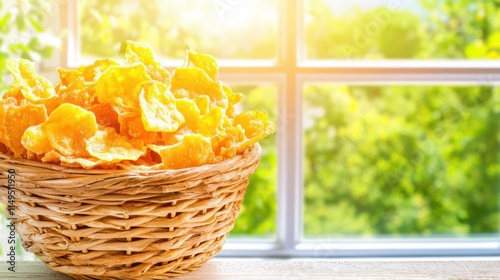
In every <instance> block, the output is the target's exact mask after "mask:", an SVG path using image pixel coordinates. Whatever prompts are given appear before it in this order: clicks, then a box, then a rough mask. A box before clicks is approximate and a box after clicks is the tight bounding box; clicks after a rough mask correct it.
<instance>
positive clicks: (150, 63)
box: [124, 41, 170, 85]
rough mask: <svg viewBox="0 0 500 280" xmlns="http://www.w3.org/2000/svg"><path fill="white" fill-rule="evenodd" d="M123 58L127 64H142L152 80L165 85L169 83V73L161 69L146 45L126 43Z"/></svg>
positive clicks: (151, 50)
mask: <svg viewBox="0 0 500 280" xmlns="http://www.w3.org/2000/svg"><path fill="white" fill-rule="evenodd" d="M124 56H125V63H127V64H134V63H138V62H140V63H142V64H144V66H146V69H147V71H148V74H149V75H150V76H151V78H152V79H153V80H156V81H159V82H162V83H164V84H165V85H167V84H169V83H170V73H168V71H167V70H165V69H163V68H162V67H161V63H160V62H159V61H158V60H157V59H156V55H155V53H154V52H153V49H151V47H150V46H149V45H148V44H146V43H140V42H132V41H127V42H126V43H125V55H124Z"/></svg>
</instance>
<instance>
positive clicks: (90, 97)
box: [58, 77, 95, 109]
mask: <svg viewBox="0 0 500 280" xmlns="http://www.w3.org/2000/svg"><path fill="white" fill-rule="evenodd" d="M58 94H59V95H60V99H61V100H60V102H61V103H71V104H74V105H78V106H80V107H82V108H85V109H88V108H90V106H91V105H92V103H93V102H94V97H95V89H94V85H93V84H91V83H89V82H85V79H84V78H83V77H78V78H77V79H76V80H74V81H73V82H72V83H71V84H69V85H68V86H67V87H66V86H62V87H61V88H60V89H59V92H58Z"/></svg>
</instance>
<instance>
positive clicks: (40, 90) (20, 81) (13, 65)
mask: <svg viewBox="0 0 500 280" xmlns="http://www.w3.org/2000/svg"><path fill="white" fill-rule="evenodd" d="M7 69H8V70H9V72H10V73H11V74H12V76H13V77H14V83H13V84H12V88H13V89H19V90H20V91H21V93H22V95H23V96H24V98H26V99H28V100H30V101H38V100H40V99H47V98H51V97H53V96H55V95H56V92H55V90H54V87H53V86H52V84H51V83H50V82H49V80H47V79H45V78H44V77H42V76H38V75H37V74H36V72H35V64H34V63H33V62H31V61H29V60H26V59H22V58H21V59H9V60H7Z"/></svg>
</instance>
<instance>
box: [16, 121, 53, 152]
mask: <svg viewBox="0 0 500 280" xmlns="http://www.w3.org/2000/svg"><path fill="white" fill-rule="evenodd" d="M21 143H22V144H23V146H24V147H25V148H26V150H28V151H29V152H33V153H36V154H44V153H48V152H50V151H51V150H53V148H52V146H51V145H50V141H49V138H47V135H45V133H43V130H42V125H41V124H39V125H34V126H30V127H28V128H27V129H26V130H25V131H24V134H23V137H22V139H21Z"/></svg>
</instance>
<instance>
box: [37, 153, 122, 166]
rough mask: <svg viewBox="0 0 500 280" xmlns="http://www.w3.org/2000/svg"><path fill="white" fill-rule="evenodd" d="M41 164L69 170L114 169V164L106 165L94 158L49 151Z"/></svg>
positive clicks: (106, 163)
mask: <svg viewBox="0 0 500 280" xmlns="http://www.w3.org/2000/svg"><path fill="white" fill-rule="evenodd" d="M41 161H42V162H45V163H57V164H60V165H62V166H65V167H70V168H85V169H92V168H100V169H116V164H115V163H108V162H105V161H103V160H100V159H95V158H80V157H74V156H64V155H61V154H60V153H59V152H57V151H54V150H52V151H50V152H48V153H46V154H45V155H44V156H43V157H42V158H41Z"/></svg>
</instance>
